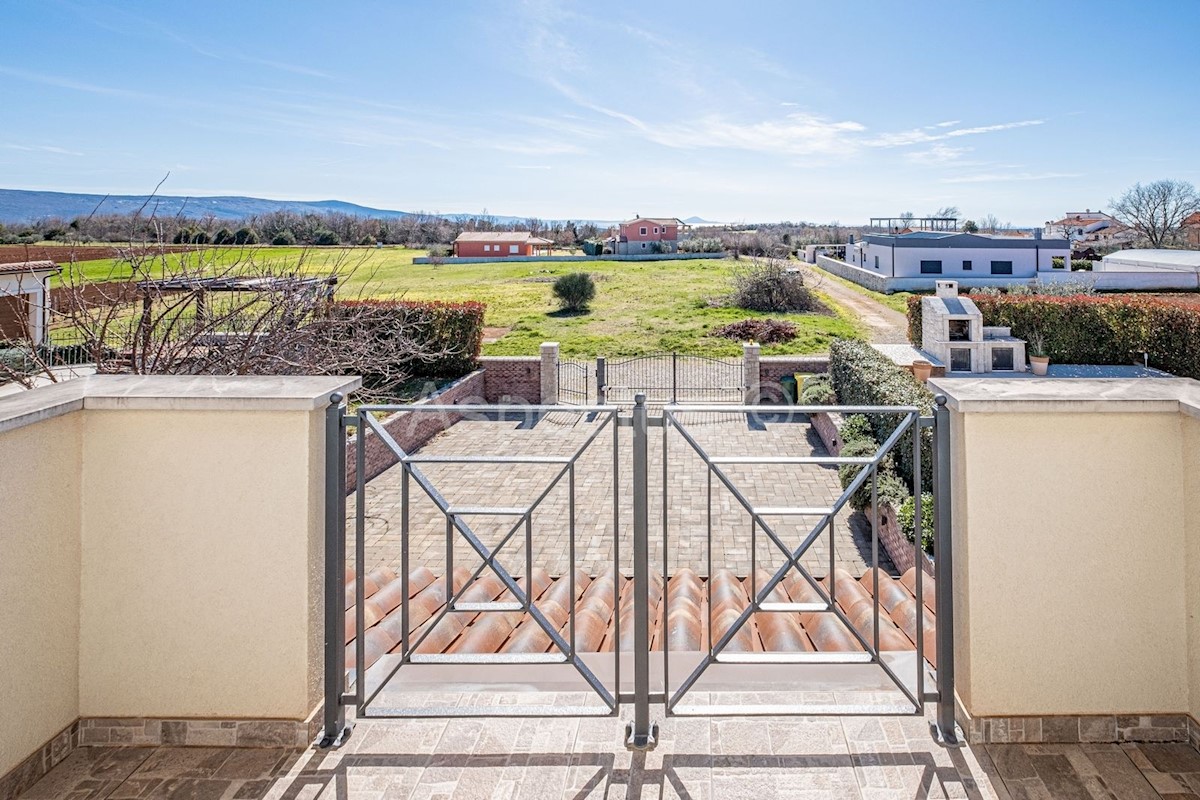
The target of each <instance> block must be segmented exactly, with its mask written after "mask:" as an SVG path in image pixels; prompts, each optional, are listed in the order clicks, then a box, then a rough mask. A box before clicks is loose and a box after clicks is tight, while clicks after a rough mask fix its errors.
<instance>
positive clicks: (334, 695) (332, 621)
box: [320, 392, 362, 747]
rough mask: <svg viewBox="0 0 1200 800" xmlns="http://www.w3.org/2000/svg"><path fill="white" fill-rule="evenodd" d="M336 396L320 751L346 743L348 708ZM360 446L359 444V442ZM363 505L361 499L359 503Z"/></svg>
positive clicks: (331, 425)
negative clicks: (344, 701) (344, 695)
mask: <svg viewBox="0 0 1200 800" xmlns="http://www.w3.org/2000/svg"><path fill="white" fill-rule="evenodd" d="M343 400H345V397H344V396H342V395H341V394H338V393H336V392H335V393H334V394H332V395H330V397H329V407H328V408H326V409H325V709H324V717H325V727H324V730H323V731H322V732H321V741H320V746H321V747H334V746H336V745H340V744H341V743H342V742H343V741H345V738H346V735H347V734H348V733H349V731H350V729H349V727H348V726H347V725H346V707H345V706H344V705H343V704H342V689H343V686H344V683H345V680H346V642H345V637H346V427H345V424H344V422H343V417H342V414H343V411H344V409H343V408H342V401H343ZM359 447H360V448H361V447H362V443H361V442H360V443H359ZM359 502H361V498H360V500H359Z"/></svg>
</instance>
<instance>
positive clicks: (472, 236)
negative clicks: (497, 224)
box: [454, 231, 554, 244]
mask: <svg viewBox="0 0 1200 800" xmlns="http://www.w3.org/2000/svg"><path fill="white" fill-rule="evenodd" d="M454 241H456V242H525V243H527V244H554V242H552V241H551V240H549V239H543V238H542V237H540V236H534V235H533V234H532V233H530V232H529V231H471V232H464V233H460V234H459V235H458V236H457V237H456V238H455V240H454Z"/></svg>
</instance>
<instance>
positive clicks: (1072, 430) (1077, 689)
mask: <svg viewBox="0 0 1200 800" xmlns="http://www.w3.org/2000/svg"><path fill="white" fill-rule="evenodd" d="M1063 408H1064V410H1066V406H1065V404H1064V406H1063ZM953 417H954V425H953V428H952V430H953V450H954V470H953V476H954V477H953V493H954V494H953V497H954V512H955V513H954V521H955V524H954V543H955V544H954V547H955V553H954V558H955V562H954V574H955V580H956V586H955V600H956V602H955V605H956V612H955V613H956V626H955V633H956V636H957V637H958V641H957V646H956V649H955V650H956V654H957V655H958V693H959V696H960V698H961V699H962V701H963V704H964V706H965V707H966V709H967V711H968V712H969V713H970V714H971V715H973V716H1020V715H1049V714H1114V713H1116V714H1122V713H1152V712H1162V713H1180V712H1181V711H1183V710H1185V709H1187V708H1188V702H1189V697H1188V689H1189V687H1188V683H1189V666H1188V663H1187V659H1188V653H1189V646H1191V647H1192V648H1195V646H1196V645H1195V641H1194V639H1193V641H1192V642H1191V643H1189V628H1190V627H1192V626H1193V625H1194V623H1192V622H1190V621H1189V611H1188V604H1187V595H1188V593H1189V592H1191V593H1192V594H1193V597H1194V593H1195V592H1196V589H1195V587H1194V586H1192V587H1190V588H1188V583H1187V576H1186V561H1185V554H1186V552H1187V549H1188V547H1189V543H1188V539H1189V537H1188V536H1187V535H1186V529H1185V514H1184V506H1185V489H1186V488H1187V481H1195V480H1196V477H1195V472H1196V471H1197V469H1200V465H1197V463H1196V462H1195V460H1194V459H1192V460H1191V461H1190V462H1185V451H1184V447H1183V446H1182V445H1181V425H1182V424H1183V423H1182V422H1181V420H1182V416H1181V415H1180V414H1179V413H1178V412H1174V411H1172V412H1170V413H1150V412H1146V413H1132V412H1131V413H1086V412H1085V413H1080V412H1079V411H1078V410H1074V411H1073V412H1072V413H1050V412H1045V413H1036V412H1029V413H972V412H969V411H968V412H967V413H965V414H964V413H958V412H956V413H955V414H954V415H953ZM1185 463H1187V467H1188V471H1189V473H1190V475H1189V477H1188V478H1187V479H1186V480H1185V477H1184V467H1185ZM1187 502H1191V503H1192V504H1193V505H1194V501H1187ZM1195 538H1196V531H1195V530H1193V531H1192V535H1191V537H1190V539H1191V540H1192V541H1191V543H1190V547H1191V548H1192V549H1194V548H1195V546H1196V545H1195ZM1193 605H1194V604H1193ZM1193 652H1194V650H1193ZM1196 673H1197V669H1196V668H1195V667H1194V666H1193V667H1191V680H1192V682H1193V683H1195V681H1196ZM1193 708H1194V706H1193Z"/></svg>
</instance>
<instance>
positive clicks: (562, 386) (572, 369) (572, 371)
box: [555, 359, 593, 406]
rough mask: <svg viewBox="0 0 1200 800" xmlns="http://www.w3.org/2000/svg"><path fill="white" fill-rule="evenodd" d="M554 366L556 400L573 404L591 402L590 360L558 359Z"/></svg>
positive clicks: (578, 404)
mask: <svg viewBox="0 0 1200 800" xmlns="http://www.w3.org/2000/svg"><path fill="white" fill-rule="evenodd" d="M555 367H556V371H557V372H558V376H557V377H558V402H560V403H564V404H566V405H573V406H582V405H587V404H588V403H589V402H592V400H593V398H592V393H591V385H592V382H591V373H592V362H590V361H571V360H563V359H559V360H558V363H557V364H556V365H555Z"/></svg>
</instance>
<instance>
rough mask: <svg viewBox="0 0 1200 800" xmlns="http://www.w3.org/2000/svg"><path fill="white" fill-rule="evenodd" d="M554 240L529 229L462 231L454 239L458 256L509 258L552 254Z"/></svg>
mask: <svg viewBox="0 0 1200 800" xmlns="http://www.w3.org/2000/svg"><path fill="white" fill-rule="evenodd" d="M553 245H554V242H552V241H550V240H549V239H543V238H541V237H540V236H534V235H533V234H532V233H530V232H529V231H490V232H487V233H460V234H459V235H458V238H457V239H455V240H454V255H455V256H456V257H458V258H509V257H511V256H541V255H550V248H551V247H552V246H553Z"/></svg>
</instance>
